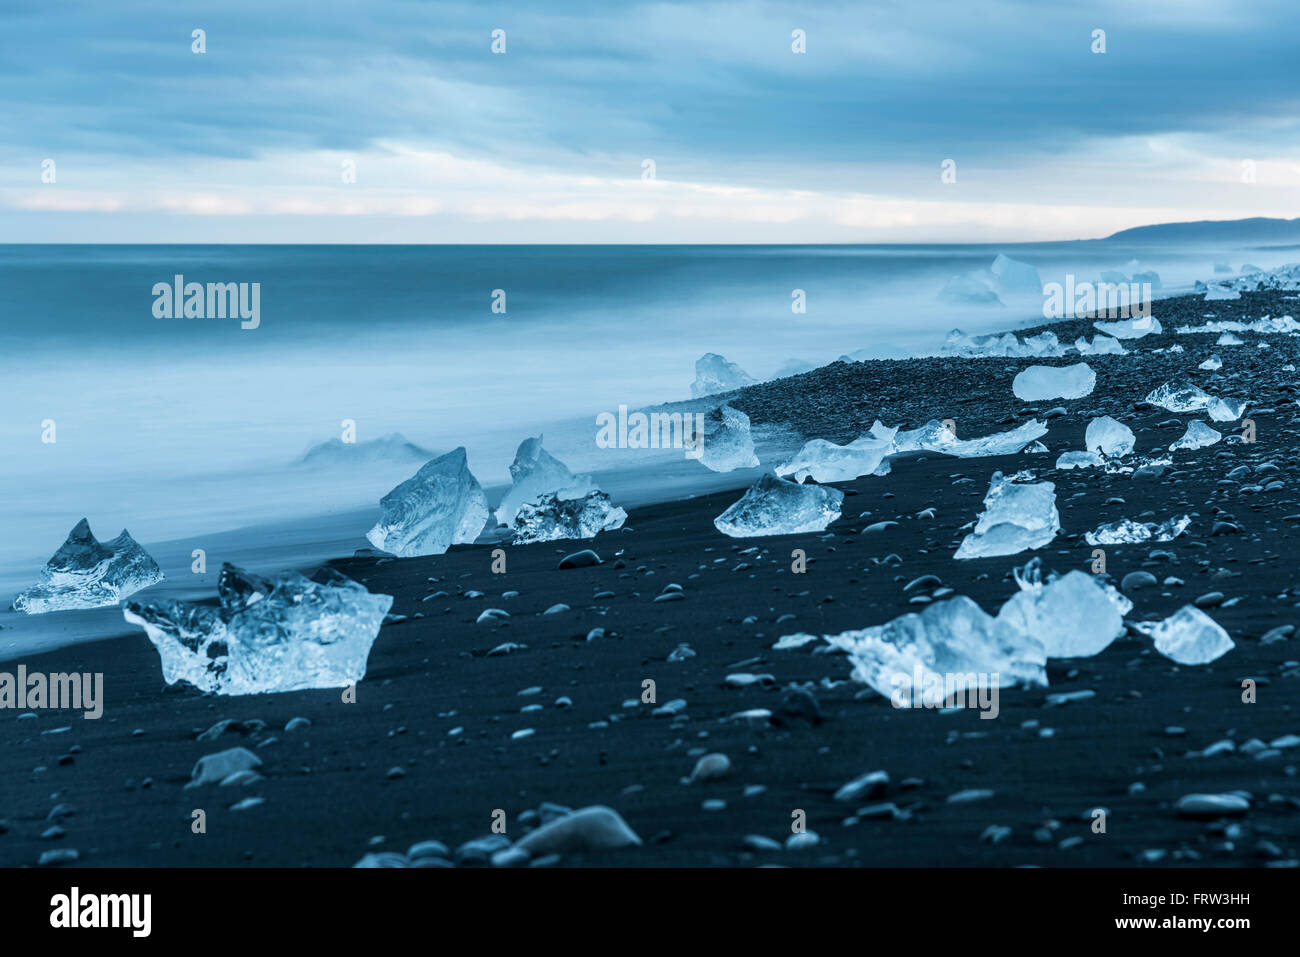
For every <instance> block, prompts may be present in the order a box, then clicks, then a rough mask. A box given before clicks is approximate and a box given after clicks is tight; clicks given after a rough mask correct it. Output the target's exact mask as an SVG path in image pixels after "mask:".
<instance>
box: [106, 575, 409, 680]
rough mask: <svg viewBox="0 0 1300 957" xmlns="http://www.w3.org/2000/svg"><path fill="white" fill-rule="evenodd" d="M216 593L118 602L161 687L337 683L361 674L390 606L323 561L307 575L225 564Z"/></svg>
mask: <svg viewBox="0 0 1300 957" xmlns="http://www.w3.org/2000/svg"><path fill="white" fill-rule="evenodd" d="M217 596H218V600H219V604H218V605H216V606H213V605H207V604H197V603H194V602H184V601H172V600H170V599H165V600H160V601H156V602H148V603H144V602H138V601H128V602H127V603H126V604H125V605H124V606H123V609H122V614H123V617H125V618H126V620H127V621H128V622H130V623H131V624H134V625H139V626H140V627H141V628H143V629H144V631H145V634H146V635H148V636H149V640H150V641H151V642H153V645H154V647H155V648H156V649H157V650H158V656H159V658H160V659H161V661H162V672H163V678H164V679H165V680H166V681H167V683H168V684H175V683H176V682H177V681H188V682H189V683H190V684H192V685H194V686H195V687H196V688H198V689H199V690H200V691H206V692H215V693H217V694H228V695H238V694H263V693H266V692H275V691H301V690H303V689H306V688H343V687H346V686H348V685H350V684H352V683H353V682H356V681H359V680H361V679H362V678H363V677H365V674H366V659H367V657H368V656H369V654H370V646H371V645H372V644H374V641H375V638H376V636H378V634H379V629H380V626H382V625H383V622H384V616H385V615H386V614H387V613H388V609H389V608H391V607H392V604H393V599H392V596H390V595H376V594H371V593H370V592H369V591H367V590H366V589H365V588H364V587H363V586H362V585H360V584H358V583H357V582H354V581H352V579H350V578H347V577H345V576H343V575H341V574H339V573H338V572H337V571H334V570H333V569H331V568H325V569H322V570H321V571H320V572H318V573H317V575H316V576H315V577H314V578H311V579H309V578H305V577H304V576H302V575H300V574H298V573H297V572H281V573H280V574H278V575H276V576H275V577H273V578H263V577H261V576H259V575H254V574H252V573H251V572H247V571H244V570H243V569H241V568H236V567H235V566H234V565H230V564H226V565H223V566H222V567H221V575H220V577H219V578H218V580H217Z"/></svg>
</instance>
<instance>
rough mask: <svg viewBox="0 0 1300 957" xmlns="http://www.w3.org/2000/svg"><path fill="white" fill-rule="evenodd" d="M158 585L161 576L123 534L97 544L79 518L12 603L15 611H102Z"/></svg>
mask: <svg viewBox="0 0 1300 957" xmlns="http://www.w3.org/2000/svg"><path fill="white" fill-rule="evenodd" d="M162 580H163V573H162V570H161V569H160V568H159V567H158V565H157V563H156V562H155V561H154V560H153V559H152V558H151V557H150V556H149V553H148V552H146V551H145V550H144V549H143V548H141V547H140V546H139V545H138V544H137V543H136V541H135V539H133V538H132V537H131V535H130V533H128V532H127V530H126V529H125V528H124V529H122V534H120V535H118V536H117V538H114V539H112V540H111V541H108V542H100V541H97V540H96V539H95V536H94V535H93V534H91V531H90V523H89V522H87V521H86V520H85V519H84V518H83V519H82V520H81V521H79V522H78V523H77V524H76V525H75V526H73V529H72V531H71V532H69V533H68V537H67V540H66V541H64V543H63V544H62V545H60V546H59V550H58V551H57V552H55V553H54V555H53V557H52V558H50V560H49V561H48V562H46V563H45V567H44V568H42V569H41V577H40V581H38V582H37V583H36V584H35V585H33V586H32V587H31V588H28V589H27V590H26V591H24V592H23V593H22V594H20V595H19V596H18V597H17V598H15V599H14V611H22V612H26V613H27V614H29V615H40V614H43V613H45V612H48V611H64V610H67V609H75V608H103V607H105V606H107V605H116V604H117V603H118V602H119V601H121V600H122V599H123V598H126V597H127V596H128V595H133V594H135V593H136V592H138V591H139V590H140V589H142V588H148V587H149V586H150V585H152V584H154V583H155V582H160V581H162Z"/></svg>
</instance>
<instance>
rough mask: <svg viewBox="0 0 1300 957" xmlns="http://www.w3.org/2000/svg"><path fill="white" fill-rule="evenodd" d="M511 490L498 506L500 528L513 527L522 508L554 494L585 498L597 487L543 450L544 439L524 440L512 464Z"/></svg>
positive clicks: (564, 497)
mask: <svg viewBox="0 0 1300 957" xmlns="http://www.w3.org/2000/svg"><path fill="white" fill-rule="evenodd" d="M510 478H511V485H510V489H509V490H508V491H507V492H506V494H505V496H504V497H503V498H502V499H501V503H500V504H499V505H498V506H497V511H496V520H497V523H498V524H500V525H513V524H514V520H515V513H516V512H517V511H519V506H521V505H523V504H525V503H527V502H537V501H539V500H540V499H541V498H542V496H544V495H550V494H554V495H556V496H558V497H559V498H562V499H566V498H582V497H583V496H584V495H586V494H587V493H588V492H591V491H594V490H595V488H596V486H595V484H594V483H593V482H592V481H591V476H589V475H574V474H573V473H572V472H570V471H569V469H568V467H567V466H566V465H565V464H564V463H563V462H561V461H560V460H559V459H557V458H556V457H555V456H553V455H552V454H551V453H550V452H548V451H546V449H544V448H542V436H540V435H539V436H537V438H535V439H534V438H528V439H524V440H523V441H522V442H520V443H519V448H518V449H517V450H516V451H515V460H514V461H513V462H511V463H510Z"/></svg>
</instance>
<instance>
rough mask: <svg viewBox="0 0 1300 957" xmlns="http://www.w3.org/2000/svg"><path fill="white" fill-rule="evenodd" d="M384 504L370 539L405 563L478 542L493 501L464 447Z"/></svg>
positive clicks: (417, 476)
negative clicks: (471, 465) (485, 491)
mask: <svg viewBox="0 0 1300 957" xmlns="http://www.w3.org/2000/svg"><path fill="white" fill-rule="evenodd" d="M379 504H380V505H381V506H382V507H383V509H384V511H383V515H382V516H381V517H380V519H379V521H378V522H377V523H376V524H375V527H374V528H372V529H371V530H370V531H369V532H367V533H366V538H367V539H369V540H370V543H371V544H372V545H374V546H375V547H376V548H378V549H381V550H383V551H385V552H389V553H390V554H393V555H397V556H399V557H401V558H410V557H412V556H415V555H441V554H442V553H443V552H445V551H446V550H447V549H448V548H449V547H450V546H452V545H459V544H466V543H469V542H472V541H474V539H476V538H478V536H479V533H480V532H482V531H483V526H484V525H486V524H487V520H488V504H487V496H486V495H484V494H483V489H482V487H481V486H480V485H479V484H478V480H477V479H476V478H474V476H473V475H472V474H471V473H470V470H469V463H468V461H467V460H466V456H465V448H464V446H461V447H460V448H457V449H454V450H452V451H451V452H448V453H447V454H446V455H444V456H442V457H441V458H436V459H434V460H433V461H432V462H427V463H426V464H425V465H424V467H423V468H421V469H420V471H418V472H416V473H415V475H414V476H412V477H411V478H409V479H407V480H406V481H405V482H403V483H402V484H401V485H399V486H397V488H395V489H393V490H392V491H391V492H389V493H388V494H387V495H385V496H384V497H383V498H382V499H381V500H380V502H379Z"/></svg>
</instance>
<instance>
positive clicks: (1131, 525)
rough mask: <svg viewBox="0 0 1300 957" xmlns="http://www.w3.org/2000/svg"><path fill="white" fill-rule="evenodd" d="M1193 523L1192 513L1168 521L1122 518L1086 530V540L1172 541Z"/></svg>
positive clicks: (1106, 542) (1098, 542) (1110, 542)
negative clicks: (1143, 520) (1138, 520)
mask: <svg viewBox="0 0 1300 957" xmlns="http://www.w3.org/2000/svg"><path fill="white" fill-rule="evenodd" d="M1190 524H1192V517H1191V516H1190V515H1183V516H1181V517H1179V518H1171V519H1169V520H1168V521H1166V522H1160V523H1158V524H1157V523H1156V522H1135V521H1133V519H1131V518H1122V519H1120V520H1119V521H1118V522H1107V523H1106V524H1105V525H1098V526H1097V527H1096V528H1095V529H1094V530H1093V531H1091V532H1085V533H1084V535H1083V538H1084V541H1086V542H1087V543H1088V544H1089V545H1137V544H1140V543H1142V542H1172V541H1173V540H1174V539H1175V538H1177V537H1178V536H1179V535H1181V534H1183V532H1184V531H1185V530H1186V529H1187V526H1188V525H1190Z"/></svg>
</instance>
